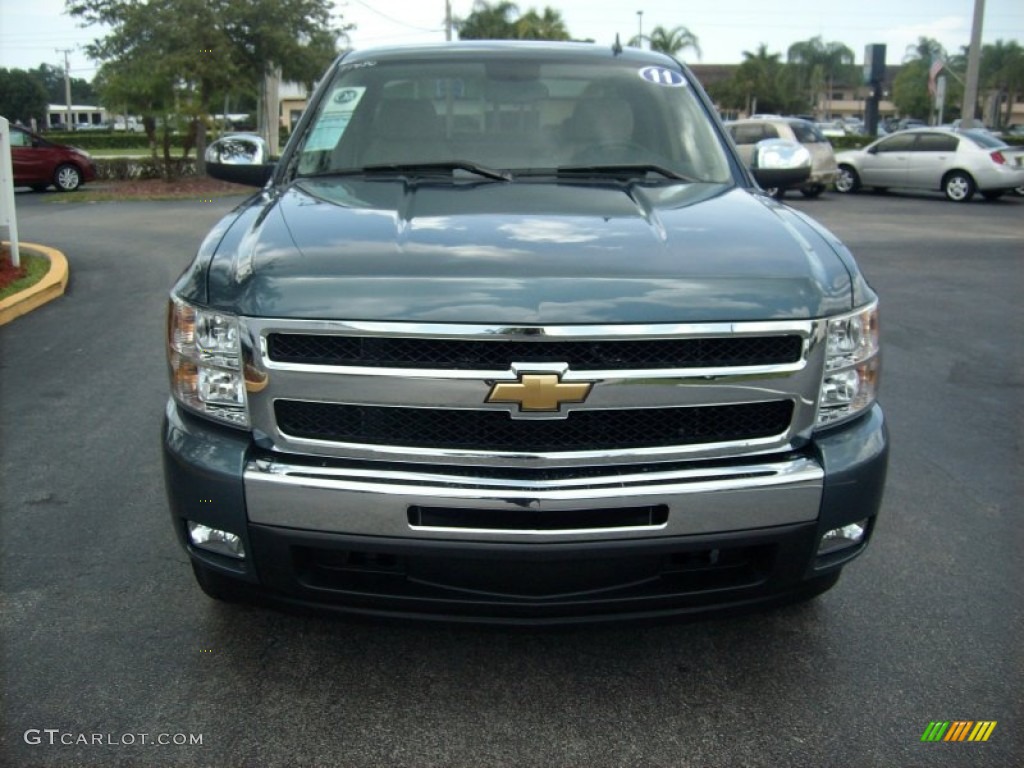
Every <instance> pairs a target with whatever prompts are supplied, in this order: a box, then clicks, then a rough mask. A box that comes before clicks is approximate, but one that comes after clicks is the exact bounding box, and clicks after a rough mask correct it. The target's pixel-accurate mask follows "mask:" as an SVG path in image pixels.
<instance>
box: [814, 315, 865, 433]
mask: <svg viewBox="0 0 1024 768" xmlns="http://www.w3.org/2000/svg"><path fill="white" fill-rule="evenodd" d="M878 352H879V341H878V304H877V303H874V304H871V305H870V306H869V307H866V308H864V309H860V310H857V311H856V312H853V313H851V314H849V315H842V316H840V317H834V318H832V319H830V320H829V321H828V338H827V339H826V342H825V373H824V376H823V377H822V382H821V391H820V393H819V395H818V420H817V426H819V427H827V426H829V425H831V424H835V423H837V422H840V421H845V420H846V419H849V418H852V417H854V416H856V415H857V414H859V413H861V412H862V411H864V410H865V409H866V408H868V407H870V406H871V404H872V403H874V402H875V398H876V396H877V394H878V379H879V374H880V372H881V365H880V362H881V361H880V360H879V356H878Z"/></svg>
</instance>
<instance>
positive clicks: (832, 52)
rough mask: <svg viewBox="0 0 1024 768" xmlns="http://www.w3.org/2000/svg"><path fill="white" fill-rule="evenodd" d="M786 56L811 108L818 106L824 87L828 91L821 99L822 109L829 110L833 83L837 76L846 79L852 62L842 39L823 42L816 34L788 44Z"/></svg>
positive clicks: (851, 52)
mask: <svg viewBox="0 0 1024 768" xmlns="http://www.w3.org/2000/svg"><path fill="white" fill-rule="evenodd" d="M786 60H787V62H788V63H789V64H790V65H792V67H793V70H792V72H794V73H795V76H796V78H797V81H798V83H799V84H800V86H802V88H803V90H804V92H806V93H807V95H808V97H809V99H810V103H811V108H812V109H813V110H815V111H816V110H817V109H818V105H819V104H820V103H821V102H822V99H821V94H822V91H824V92H825V93H827V94H828V96H827V98H826V99H825V103H826V106H825V110H826V112H831V111H832V105H831V102H832V91H833V85H834V83H835V80H836V79H837V78H838V79H840V80H846V79H847V77H846V76H847V74H848V73H849V70H850V68H851V67H852V66H853V61H854V56H853V51H852V50H850V48H848V47H847V46H846V45H844V44H843V43H838V42H831V43H826V42H824V41H823V40H822V39H821V36H820V35H818V36H816V37H812V38H811V39H810V40H804V41H802V42H798V43H793V45H791V46H789V50H788V51H787V53H786Z"/></svg>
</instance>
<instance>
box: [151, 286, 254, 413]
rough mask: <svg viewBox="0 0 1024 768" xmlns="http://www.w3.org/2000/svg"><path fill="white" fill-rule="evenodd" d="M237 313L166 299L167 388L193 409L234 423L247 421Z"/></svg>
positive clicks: (247, 411)
mask: <svg viewBox="0 0 1024 768" xmlns="http://www.w3.org/2000/svg"><path fill="white" fill-rule="evenodd" d="M239 336H240V334H239V326H238V318H237V317H235V316H234V315H230V314H227V313H225V312H216V311H212V310H207V309H200V308H198V307H193V306H192V305H190V304H186V303H185V302H183V301H180V300H179V299H174V298H172V299H171V302H170V306H169V307H168V312H167V356H168V362H169V363H170V368H171V393H172V394H173V395H174V398H175V399H176V400H177V401H178V402H179V403H181V404H182V405H184V406H185V407H186V408H189V409H191V410H193V411H196V412H197V413H201V414H203V415H204V416H208V417H210V418H212V419H216V420H218V421H222V422H225V423H227V424H231V425H232V426H236V427H248V426H249V407H248V401H247V399H246V395H245V380H244V378H243V375H242V349H241V343H240V339H239Z"/></svg>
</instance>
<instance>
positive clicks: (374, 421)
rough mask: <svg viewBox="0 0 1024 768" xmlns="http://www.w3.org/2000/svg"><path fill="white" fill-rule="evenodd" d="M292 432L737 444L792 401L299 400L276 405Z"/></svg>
mask: <svg viewBox="0 0 1024 768" xmlns="http://www.w3.org/2000/svg"><path fill="white" fill-rule="evenodd" d="M274 410H275V415H276V418H277V423H278V427H279V429H280V430H281V431H282V432H283V433H285V434H286V435H290V436H292V437H297V438H307V439H311V440H327V441H332V442H342V443H356V444H372V445H396V446H410V447H424V448H438V449H471V450H500V451H573V450H575V451H582V450H602V449H625V448H647V447H668V446H674V445H694V444H701V443H718V442H733V441H738V440H752V439H757V438H765V437H773V436H776V435H780V434H782V433H783V432H785V431H786V429H787V428H788V427H789V424H790V421H791V419H792V415H793V403H792V401H790V400H777V401H772V402H767V403H743V404H739V405H714V406H698V407H686V408H636V409H624V410H600V411H598V410H594V411H574V412H571V413H570V414H569V416H568V418H565V419H551V420H526V419H520V420H517V419H512V418H511V417H510V416H509V414H508V413H506V412H504V411H496V410H495V411H477V410H451V409H441V408H402V407H390V406H389V407H381V406H365V405H342V404H337V403H314V402H306V401H301V400H278V401H277V402H276V403H275V404H274Z"/></svg>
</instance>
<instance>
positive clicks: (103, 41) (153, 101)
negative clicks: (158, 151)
mask: <svg viewBox="0 0 1024 768" xmlns="http://www.w3.org/2000/svg"><path fill="white" fill-rule="evenodd" d="M332 7H333V5H332V3H331V2H330V0H163V2H160V3H145V4H144V3H139V2H137V0H67V9H68V12H69V13H70V14H71V15H73V16H76V17H78V18H80V19H81V20H83V21H84V22H85V23H86V24H96V23H98V24H104V25H106V26H108V27H110V30H111V31H110V33H109V34H107V35H106V36H105V37H103V38H100V39H98V40H96V41H95V42H94V43H93V44H92V45H90V46H89V47H88V49H87V50H88V53H89V55H90V56H91V57H92V58H94V59H97V60H99V61H103V62H105V64H104V67H103V68H102V70H101V71H102V72H103V75H104V76H103V82H104V88H105V93H106V94H107V95H108V96H110V97H113V98H117V97H121V98H122V99H123V101H122V102H120V103H118V102H117V101H115V103H118V105H119V106H120V105H121V104H122V103H123V104H125V105H128V106H130V107H132V108H133V109H136V110H139V111H144V114H150V115H153V114H163V115H164V116H165V118H166V116H167V115H169V114H170V113H172V112H173V113H174V114H176V115H183V116H186V117H187V118H189V119H190V122H191V125H192V128H193V129H194V130H195V132H196V154H197V165H198V166H199V170H200V172H202V171H203V152H204V150H205V144H206V120H205V117H206V116H207V115H209V114H210V111H211V104H212V103H213V99H214V97H215V95H216V94H223V93H225V92H231V91H235V90H237V89H239V88H244V89H246V90H249V91H251V92H257V91H258V90H259V89H260V87H261V85H262V83H263V82H264V79H265V77H266V76H267V75H268V74H270V73H272V72H275V71H277V70H280V71H281V72H282V73H283V76H284V77H285V78H289V79H294V80H299V81H304V82H309V81H311V80H312V79H314V78H315V77H316V76H317V75H318V74H319V73H320V71H322V69H323V66H324V65H325V63H326V61H325V59H326V60H327V61H329V60H330V58H331V57H333V55H334V43H335V40H336V39H337V37H338V36H339V35H342V34H344V32H345V30H346V29H348V28H349V27H342V28H336V27H332V26H331V21H332V18H331V11H332ZM314 69H316V71H314ZM147 110H148V111H147ZM165 125H166V119H165ZM165 157H166V152H165Z"/></svg>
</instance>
